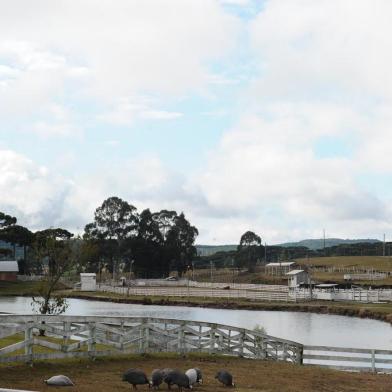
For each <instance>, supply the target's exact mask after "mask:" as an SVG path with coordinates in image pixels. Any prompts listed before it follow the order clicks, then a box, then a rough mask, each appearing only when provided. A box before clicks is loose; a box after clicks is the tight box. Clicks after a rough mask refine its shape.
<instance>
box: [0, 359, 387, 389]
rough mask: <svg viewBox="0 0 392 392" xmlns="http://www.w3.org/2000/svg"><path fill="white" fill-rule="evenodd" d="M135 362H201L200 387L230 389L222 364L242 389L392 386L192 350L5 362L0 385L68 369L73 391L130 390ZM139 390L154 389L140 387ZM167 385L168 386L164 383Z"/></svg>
mask: <svg viewBox="0 0 392 392" xmlns="http://www.w3.org/2000/svg"><path fill="white" fill-rule="evenodd" d="M131 367H138V368H141V369H143V370H144V371H145V372H146V373H147V374H148V375H149V374H150V373H151V371H152V370H153V369H155V368H163V367H172V368H179V369H183V370H186V369H188V368H191V367H199V368H201V369H202V371H203V373H204V384H203V385H202V386H197V387H196V388H195V390H198V391H201V392H202V391H205V392H212V391H227V388H224V387H221V386H220V385H219V384H218V383H217V381H216V380H215V379H214V375H215V372H216V371H217V370H218V369H220V368H226V369H228V370H230V371H231V372H232V373H233V375H234V378H235V383H236V384H237V386H236V388H235V390H236V391H238V392H261V391H268V392H284V391H301V392H314V391H331V392H332V391H333V392H335V391H342V392H344V391H369V392H370V391H372V392H376V391H390V390H391V387H390V385H391V383H392V376H389V375H374V374H352V373H345V372H338V371H333V370H328V369H321V368H317V367H306V366H297V365H291V364H288V363H276V362H269V361H255V360H246V359H239V358H228V357H216V356H207V355H192V356H187V357H183V358H180V357H178V356H174V355H154V356H129V357H126V358H124V357H122V358H117V359H113V358H111V359H99V360H96V361H94V362H91V361H88V360H78V361H77V360H72V361H57V362H53V363H47V362H41V363H37V364H35V365H34V367H29V366H26V365H18V366H12V367H6V366H2V367H0V387H3V388H23V389H30V390H36V391H49V390H51V391H56V390H61V389H62V388H55V387H48V386H46V385H44V384H43V380H44V379H46V378H48V377H50V376H52V375H55V374H65V375H67V376H69V377H70V378H71V379H72V380H73V381H74V382H75V384H76V385H75V387H69V388H67V391H80V392H92V391H94V392H98V391H129V390H130V389H131V386H130V385H129V384H127V383H124V382H122V381H121V375H122V373H123V372H124V371H125V370H126V369H128V368H131ZM138 389H139V390H146V391H147V390H148V386H147V385H145V386H140V387H139V388H138ZM161 389H162V390H166V387H161Z"/></svg>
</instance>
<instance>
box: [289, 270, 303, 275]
mask: <svg viewBox="0 0 392 392" xmlns="http://www.w3.org/2000/svg"><path fill="white" fill-rule="evenodd" d="M303 272H305V271H304V270H292V271H290V272H287V274H286V275H298V274H302V273H303Z"/></svg>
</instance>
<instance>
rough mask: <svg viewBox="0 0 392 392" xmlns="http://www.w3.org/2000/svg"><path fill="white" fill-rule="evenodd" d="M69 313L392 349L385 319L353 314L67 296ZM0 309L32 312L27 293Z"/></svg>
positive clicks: (391, 330)
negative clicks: (198, 323) (220, 327)
mask: <svg viewBox="0 0 392 392" xmlns="http://www.w3.org/2000/svg"><path fill="white" fill-rule="evenodd" d="M68 301H69V307H68V309H67V311H66V313H65V314H68V315H84V316H90V315H97V316H150V317H162V318H175V319H185V320H195V321H207V322H214V323H220V324H227V325H232V326H237V327H241V328H248V329H253V328H254V327H255V326H257V325H260V326H263V327H264V328H265V330H266V332H267V333H268V334H269V335H273V336H276V337H280V338H284V339H289V340H294V341H296V342H299V343H303V344H309V345H325V346H340V347H360V348H378V349H387V350H392V327H391V326H390V325H389V324H388V323H385V322H382V321H376V320H369V319H360V318H355V317H346V316H334V315H326V314H312V313H300V312H281V311H255V310H229V309H208V308H197V307H186V306H156V305H135V304H117V303H111V302H101V301H89V300H82V299H69V300H68ZM0 312H6V313H17V314H30V313H32V308H31V298H29V297H0Z"/></svg>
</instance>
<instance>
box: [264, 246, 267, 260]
mask: <svg viewBox="0 0 392 392" xmlns="http://www.w3.org/2000/svg"><path fill="white" fill-rule="evenodd" d="M264 262H265V264H267V243H266V242H264Z"/></svg>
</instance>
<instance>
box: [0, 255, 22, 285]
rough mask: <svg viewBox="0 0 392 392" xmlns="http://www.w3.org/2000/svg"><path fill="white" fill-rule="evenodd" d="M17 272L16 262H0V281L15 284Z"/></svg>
mask: <svg viewBox="0 0 392 392" xmlns="http://www.w3.org/2000/svg"><path fill="white" fill-rule="evenodd" d="M18 272H19V267H18V262H17V261H15V260H11V261H0V280H6V281H9V282H15V281H16V280H17V275H18Z"/></svg>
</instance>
